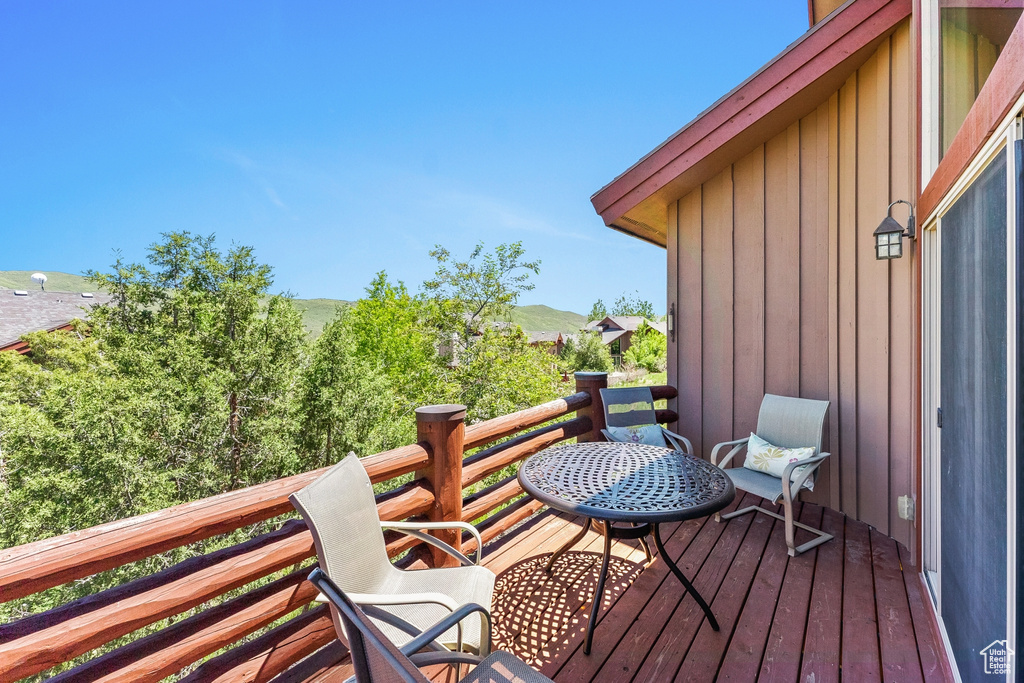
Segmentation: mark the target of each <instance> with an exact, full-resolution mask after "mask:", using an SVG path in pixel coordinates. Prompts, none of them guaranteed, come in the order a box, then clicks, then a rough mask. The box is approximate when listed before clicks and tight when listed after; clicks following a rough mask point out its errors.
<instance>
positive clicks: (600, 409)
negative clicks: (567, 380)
mask: <svg viewBox="0 0 1024 683" xmlns="http://www.w3.org/2000/svg"><path fill="white" fill-rule="evenodd" d="M606 388H608V373H607V372H577V373H576V391H577V393H578V392H580V391H585V392H587V393H588V394H590V405H589V406H587V407H586V408H580V409H579V410H577V411H576V415H578V416H580V417H584V416H585V417H589V418H590V424H591V425H593V427H592V428H591V430H590V432H589V433H587V434H581V435H579V436H578V437H576V440H577V441H604V435H603V434H601V430H602V429H604V404H603V403H602V402H601V392H600V390H601V389H606Z"/></svg>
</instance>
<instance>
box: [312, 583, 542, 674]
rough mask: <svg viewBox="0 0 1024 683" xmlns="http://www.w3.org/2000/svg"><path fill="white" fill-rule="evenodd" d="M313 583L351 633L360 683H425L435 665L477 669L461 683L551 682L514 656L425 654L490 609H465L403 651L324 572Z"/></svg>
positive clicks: (356, 672) (413, 641) (354, 665)
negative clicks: (426, 670)
mask: <svg viewBox="0 0 1024 683" xmlns="http://www.w3.org/2000/svg"><path fill="white" fill-rule="evenodd" d="M309 580H310V582H312V584H313V585H314V586H316V588H317V590H319V591H320V592H321V593H322V594H323V595H324V596H326V598H327V600H328V601H329V602H330V604H331V607H332V611H335V612H337V613H338V615H339V616H340V618H341V623H342V625H343V626H344V628H345V633H347V634H348V643H349V652H350V653H351V655H352V665H353V668H355V680H356V683H427V681H428V679H427V677H426V676H424V675H423V673H421V672H420V670H419V669H418V668H417V667H418V666H427V665H431V664H451V665H454V666H456V667H460V666H461V665H462V664H470V665H474V666H476V668H475V669H474V670H473V671H472V672H471V673H470V674H469V676H468V677H467V678H464V679H462V680H463V683H552V681H551V679H550V678H547V677H546V676H543V675H541V674H539V673H537V672H536V671H534V670H533V669H532V668H530V666H529V665H527V664H526V663H525V662H524V661H522V660H521V659H519V658H518V657H516V656H515V655H512V654H509V653H508V652H503V651H501V650H498V651H496V652H493V653H491V654H490V655H488V656H487V657H482V656H480V655H471V654H468V653H465V652H448V651H436V650H433V651H427V652H423V651H422V650H423V649H424V648H425V647H427V646H429V644H430V642H431V641H432V640H433V639H435V638H437V637H438V636H440V635H441V634H442V633H445V632H447V631H448V630H450V629H451V628H452V627H454V626H455V625H456V624H458V623H459V621H460V620H461V619H462V618H463V617H464V616H466V615H468V614H471V613H472V612H474V611H476V612H479V613H481V614H485V615H486V614H487V610H485V609H484V608H483V607H481V606H480V605H471V604H470V605H463V606H462V607H461V608H460V609H458V610H456V611H454V612H452V613H451V614H449V615H448V616H447V617H445V618H443V619H441V621H439V622H438V623H436V624H434V625H433V626H431V627H429V628H427V629H426V630H424V631H423V632H422V633H420V634H418V635H417V636H416V637H415V638H413V639H412V640H410V641H408V642H407V643H406V644H405V645H404V646H402V648H400V649H399V648H397V647H395V645H394V643H392V642H391V641H390V640H389V639H388V638H387V637H386V636H384V634H383V633H381V632H380V630H378V628H377V626H376V625H375V624H374V622H373V621H371V620H370V619H369V618H368V616H367V612H369V611H370V610H371V609H372V608H370V607H364V608H362V609H360V608H359V607H357V606H356V604H355V603H354V602H353V601H352V600H351V598H350V597H349V596H348V595H345V593H344V592H343V591H342V590H341V589H340V588H338V586H337V585H336V584H335V583H334V582H333V581H331V579H330V578H328V576H327V574H325V573H324V571H323V570H322V569H320V568H317V569H314V570H313V572H312V573H311V574H310V575H309ZM351 680H352V679H349V681H351ZM346 683H348V682H346Z"/></svg>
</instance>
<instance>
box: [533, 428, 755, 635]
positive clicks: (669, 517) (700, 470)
mask: <svg viewBox="0 0 1024 683" xmlns="http://www.w3.org/2000/svg"><path fill="white" fill-rule="evenodd" d="M519 483H520V484H522V487H523V490H525V491H526V492H527V493H528V494H530V495H531V496H532V497H534V498H536V499H537V500H539V501H541V502H542V503H544V504H546V505H548V506H549V507H552V508H554V509H556V510H561V511H563V512H569V513H572V514H578V515H582V516H584V517H586V523H585V524H584V525H583V529H582V530H581V531H580V532H579V533H578V534H576V536H574V537H573V538H571V539H569V541H567V542H566V543H565V544H564V545H563V546H562V547H560V548H559V549H558V550H556V551H555V552H554V553H553V554H552V556H551V559H550V560H548V564H547V568H546V569H547V572H548V573H551V568H552V566H553V565H554V563H555V560H557V559H558V557H559V556H561V555H562V553H564V552H565V551H566V550H568V549H569V548H571V547H572V546H574V545H575V544H576V543H578V542H579V541H580V540H582V539H583V537H584V536H585V535H586V533H587V531H588V530H589V529H590V526H591V524H595V526H597V527H598V528H599V529H600V531H601V533H602V534H603V535H604V555H603V558H602V560H601V573H600V575H599V576H598V579H597V590H596V591H595V593H594V603H593V606H592V608H591V610H590V620H589V622H588V624H587V639H586V645H585V647H584V649H583V651H584V652H585V653H586V654H590V645H591V642H592V641H593V638H594V626H595V625H596V624H597V612H598V608H599V607H600V605H601V597H602V596H603V594H604V584H605V579H606V578H607V576H608V561H609V558H610V557H611V549H612V539H613V538H636V539H639V540H640V543H641V545H642V546H643V549H644V552H645V553H646V555H647V560H648V562H650V560H651V549H650V547H649V546H648V545H647V536H648V535H653V536H654V544H655V546H656V547H657V548H658V552H659V553H660V554H661V557H662V559H664V560H665V564H667V565H668V567H669V569H671V570H672V573H673V574H675V576H676V578H677V579H679V581H680V583H682V584H683V587H684V588H685V589H686V590H687V592H689V593H690V595H692V596H693V598H694V599H695V600H696V601H697V604H698V605H700V607H701V609H703V610H704V614H706V615H707V618H708V622H709V623H710V624H711V627H712V628H713V629H714V630H716V631H717V630H718V621H717V620H716V619H715V616H714V614H712V613H711V608H710V607H708V604H707V602H705V601H704V598H703V597H701V595H700V593H698V592H697V590H696V589H695V588H694V587H693V584H691V583H690V581H689V580H688V579H687V578H686V577H685V576H684V575H683V572H682V571H680V569H679V567H677V566H676V563H675V562H673V561H672V558H671V557H670V556H669V554H668V553H667V552H665V545H664V543H663V542H662V539H661V533H660V530H659V525H660V524H661V523H663V522H680V521H683V520H687V519H694V518H696V517H704V516H707V515H710V514H712V513H715V512H718V511H719V510H721V509H722V508H724V507H725V506H726V505H728V504H729V503H730V502H732V499H733V498H734V497H735V495H736V489H735V488H734V487H733V484H732V480H731V479H729V477H728V476H727V475H726V474H725V472H723V471H722V470H721V469H720V468H718V467H715V466H714V465H712V464H711V463H709V462H707V461H704V460H701V459H699V458H695V457H693V456H690V455H687V454H685V453H682V452H680V451H675V450H671V449H668V448H659V447H657V446H648V445H646V444H636V443H616V442H607V443H606V442H586V443H577V444H566V445H562V446H554V447H552V448H548V449H545V450H543V451H540V452H539V453H537V454H535V455H533V456H531V457H530V458H528V459H527V460H526V461H525V462H524V463H523V464H522V466H521V467H520V468H519ZM614 523H629V524H630V526H613V524H614Z"/></svg>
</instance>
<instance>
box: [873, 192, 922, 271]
mask: <svg viewBox="0 0 1024 683" xmlns="http://www.w3.org/2000/svg"><path fill="white" fill-rule="evenodd" d="M897 204H906V205H907V206H909V207H910V218H908V219H907V229H906V231H905V232H904V230H903V226H902V225H900V224H899V223H897V222H896V219H894V218H893V217H892V207H894V206H896V205H897ZM874 235H875V258H876V259H878V260H879V261H882V260H887V259H894V258H900V257H901V256H903V238H904V237H909V238H910V239H914V206H913V205H912V204H911V203H910V202H908V201H904V200H902V199H897V200H896V201H894V202H893V203H892V204H890V205H889V208H888V209H887V210H886V216H885V219H883V220H882V222H881V223H880V224H879V226H878V227H877V228H876V229H875V232H874Z"/></svg>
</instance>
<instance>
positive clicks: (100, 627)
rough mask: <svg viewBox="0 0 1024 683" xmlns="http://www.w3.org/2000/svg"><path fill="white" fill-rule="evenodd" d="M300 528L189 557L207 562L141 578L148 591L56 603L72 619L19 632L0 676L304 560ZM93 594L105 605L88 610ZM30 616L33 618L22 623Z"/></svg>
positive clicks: (26, 670)
mask: <svg viewBox="0 0 1024 683" xmlns="http://www.w3.org/2000/svg"><path fill="white" fill-rule="evenodd" d="M296 531H297V530H296V528H295V527H294V525H291V526H290V528H289V530H288V531H287V532H285V533H274V534H269V535H268V538H263V539H255V540H253V541H250V542H248V543H245V544H242V545H241V546H235V547H232V548H228V549H225V551H219V552H217V553H211V557H212V558H213V562H210V561H209V560H207V558H196V560H197V561H195V562H193V561H191V560H188V561H186V562H190V563H191V564H192V565H208V566H203V567H202V568H200V569H198V570H197V571H194V572H188V573H186V574H183V573H182V572H181V571H180V570H178V569H177V568H175V567H172V568H171V569H170V570H168V574H169V577H161V579H163V578H170V580H160V581H158V582H156V583H157V584H158V585H150V583H151V582H149V581H148V580H147V579H143V580H142V581H144V582H147V583H146V586H147V588H146V590H141V591H138V590H136V587H135V586H133V584H127V585H126V586H120V587H118V588H115V589H112V591H110V592H111V593H113V594H114V597H116V598H117V600H116V601H110V598H109V597H108V596H104V594H99V596H90V598H86V599H85V600H84V601H81V602H80V603H72V605H70V606H68V607H65V608H58V609H59V610H62V611H64V613H65V614H67V615H68V618H64V619H60V620H59V621H58V622H57V623H54V624H53V625H50V626H47V627H45V628H41V629H39V630H34V629H33V630H31V631H30V632H27V633H25V632H21V633H19V634H18V635H17V637H15V638H13V639H11V640H8V641H7V642H5V643H3V644H2V645H0V679H2V678H4V677H5V676H10V675H12V674H15V673H16V674H18V677H19V678H20V677H25V676H31V675H32V674H35V673H39V672H41V671H45V670H47V669H49V668H50V667H52V666H55V665H57V664H60V663H61V662H66V661H69V660H71V659H74V658H75V657H77V656H78V655H81V654H84V653H86V652H88V651H89V650H92V649H93V648H96V647H99V646H100V645H103V644H104V643H107V642H109V641H111V640H113V639H114V638H118V637H120V636H123V635H125V634H128V633H131V632H132V631H134V630H136V629H138V628H141V627H143V626H146V625H148V624H152V623H153V622H156V621H159V620H160V619H163V618H165V617H169V616H173V615H175V614H180V613H181V612H183V611H185V610H187V609H190V608H192V607H195V606H196V605H200V604H202V603H203V602H205V601H207V600H209V599H211V598H214V597H216V596H218V595H221V594H222V593H224V592H226V591H229V590H232V589H234V588H238V587H239V586H244V585H245V584H247V583H249V582H251V581H254V580H256V579H258V578H260V577H263V576H266V575H267V574H270V573H271V572H275V571H278V570H281V569H284V568H285V567H289V566H291V565H294V564H296V563H298V562H301V561H303V560H305V559H306V558H308V557H310V556H311V555H312V554H313V541H312V538H310V536H309V534H308V532H306V533H296ZM268 539H269V540H268ZM158 576H159V575H158ZM92 598H95V600H94V601H92V602H93V604H95V603H96V602H99V601H100V600H101V599H102V600H103V602H106V603H107V604H104V605H102V606H101V607H98V608H96V609H91V610H88V611H85V610H84V605H83V604H82V603H88V602H89V601H90V600H91V599H92ZM31 619H32V618H30V619H29V620H24V619H23V620H21V622H16V623H15V624H14V625H12V626H14V627H17V628H18V629H19V631H20V630H21V629H26V628H31V626H32V623H31V621H30V620H31ZM26 621H30V623H29V624H23V623H22V622H26Z"/></svg>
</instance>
